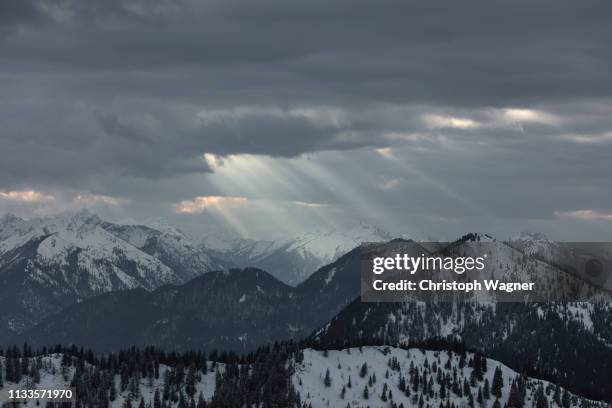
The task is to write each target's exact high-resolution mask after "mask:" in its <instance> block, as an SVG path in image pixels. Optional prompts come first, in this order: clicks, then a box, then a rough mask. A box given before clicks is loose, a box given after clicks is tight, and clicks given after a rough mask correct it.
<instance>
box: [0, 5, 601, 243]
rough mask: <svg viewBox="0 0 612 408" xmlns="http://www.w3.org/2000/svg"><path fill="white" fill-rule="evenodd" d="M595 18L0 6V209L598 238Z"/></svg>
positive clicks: (559, 13)
mask: <svg viewBox="0 0 612 408" xmlns="http://www.w3.org/2000/svg"><path fill="white" fill-rule="evenodd" d="M611 40H612V2H610V1H588V0H587V1H581V2H576V1H558V0H555V1H546V0H542V1H531V0H530V1H520V0H514V1H506V2H497V1H489V0H487V1H469V0H467V1H455V2H441V1H440V2H439V1H436V0H434V1H428V2H423V1H419V2H411V1H397V2H395V1H386V0H377V1H369V2H362V1H359V0H350V1H344V0H341V1H337V0H332V1H329V0H324V1H323V0H322V1H318V0H309V1H299V2H296V1H286V0H284V1H267V0H263V1H241V2H238V1H235V0H219V1H217V0H205V1H188V0H186V1H181V0H176V1H173V0H128V1H119V0H56V1H53V0H51V1H40V2H37V1H30V0H2V1H0V212H14V213H17V214H19V215H21V216H25V217H32V216H45V215H50V214H54V213H58V212H63V211H74V210H78V209H81V208H88V209H90V210H92V211H95V212H97V213H100V215H102V216H103V217H105V218H108V219H111V220H130V219H131V220H136V221H143V220H146V219H150V218H152V217H161V218H164V219H167V220H168V221H169V222H170V223H172V224H176V225H178V226H179V227H181V228H183V229H185V230H188V231H189V232H190V233H194V234H197V233H206V232H209V231H214V230H217V229H219V228H224V229H229V230H231V231H234V232H237V233H240V234H243V235H246V236H251V237H270V236H274V235H286V234H294V233H296V232H299V231H303V230H307V229H312V228H318V227H320V228H330V227H341V226H346V225H351V224H354V223H357V222H361V221H365V222H369V223H372V224H375V225H378V226H380V227H382V228H385V229H388V230H390V231H392V232H394V233H397V234H405V235H408V236H414V237H435V238H451V237H454V236H456V235H458V234H461V233H464V232H468V231H480V232H488V233H492V234H495V235H497V236H499V237H502V238H505V237H508V236H512V235H514V234H515V233H517V232H518V231H520V230H523V229H527V230H531V231H543V232H545V233H547V234H548V235H549V236H551V237H553V238H557V239H565V240H608V241H609V240H612V183H611V182H610V176H611V175H612V78H611V74H610V73H611V71H610V70H611V68H610V67H612V46H611V44H612V41H611Z"/></svg>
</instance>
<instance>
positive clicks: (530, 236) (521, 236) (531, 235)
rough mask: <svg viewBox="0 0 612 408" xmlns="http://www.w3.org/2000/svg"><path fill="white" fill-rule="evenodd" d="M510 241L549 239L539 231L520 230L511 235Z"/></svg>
mask: <svg viewBox="0 0 612 408" xmlns="http://www.w3.org/2000/svg"><path fill="white" fill-rule="evenodd" d="M511 241H549V239H548V237H547V236H546V235H545V234H543V233H541V232H531V231H521V232H519V233H518V234H517V235H515V236H513V237H512V239H511Z"/></svg>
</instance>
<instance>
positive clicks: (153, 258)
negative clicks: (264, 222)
mask: <svg viewBox="0 0 612 408" xmlns="http://www.w3.org/2000/svg"><path fill="white" fill-rule="evenodd" d="M218 267H219V264H218V263H217V262H216V261H215V260H214V259H213V258H211V257H210V256H209V255H208V254H206V253H204V252H203V251H202V249H201V248H199V247H197V246H194V245H192V244H191V243H190V242H189V241H188V240H187V239H186V238H185V237H183V236H181V235H180V234H179V233H170V232H168V231H158V230H154V229H152V228H149V227H145V226H131V225H117V224H112V223H108V222H105V221H102V220H101V219H100V218H98V217H97V216H96V215H94V214H91V213H88V212H82V213H78V214H71V215H62V216H58V217H52V218H41V219H32V220H27V221H26V220H23V219H20V218H17V217H15V216H11V215H7V216H4V217H3V218H2V219H0V310H1V312H0V339H6V338H8V337H9V336H10V335H11V333H16V332H20V331H22V330H24V329H26V328H28V327H31V326H33V325H34V324H36V323H38V322H39V321H40V320H42V319H43V318H45V317H47V316H49V315H52V314H53V313H56V312H58V311H60V310H62V309H63V308H65V307H66V306H68V305H70V304H73V303H77V302H81V301H82V300H84V299H87V298H91V297H93V296H96V295H99V294H102V293H107V292H113V291H118V290H126V289H134V288H142V289H144V290H148V291H150V290H154V289H156V288H158V287H160V286H162V285H165V284H171V283H174V284H179V283H183V282H186V281H187V280H189V279H192V278H194V277H196V276H198V275H200V274H202V273H205V272H207V271H209V270H211V269H213V268H218Z"/></svg>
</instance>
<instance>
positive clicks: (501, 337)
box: [0, 213, 612, 400]
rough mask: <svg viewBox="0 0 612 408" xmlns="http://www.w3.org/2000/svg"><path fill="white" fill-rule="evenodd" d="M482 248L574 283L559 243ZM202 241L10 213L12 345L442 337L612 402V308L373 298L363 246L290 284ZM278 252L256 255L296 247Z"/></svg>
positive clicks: (3, 260)
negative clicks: (364, 276)
mask: <svg viewBox="0 0 612 408" xmlns="http://www.w3.org/2000/svg"><path fill="white" fill-rule="evenodd" d="M330 236H331V235H330ZM206 241H207V240H204V243H206ZM364 241H365V240H364ZM472 241H489V242H491V243H492V244H493V245H494V246H495V251H494V252H493V254H494V256H493V257H492V258H491V259H490V261H491V264H492V265H494V266H495V274H496V276H497V277H503V276H506V277H512V279H513V280H517V279H518V280H534V279H543V281H545V282H546V283H547V285H548V286H549V287H550V291H551V293H554V292H555V290H556V289H557V288H556V285H558V284H560V283H559V282H560V280H555V278H554V277H559V276H562V277H563V279H564V280H567V279H575V277H574V276H573V275H572V274H570V273H568V272H567V271H565V270H563V269H559V267H558V265H555V264H554V263H551V262H548V261H547V260H546V259H545V258H546V257H545V256H541V254H543V253H544V254H546V253H550V252H551V251H553V250H554V249H555V247H554V246H553V244H552V243H550V244H548V243H546V242H545V241H544V240H538V242H537V243H532V242H530V241H529V239H527V238H525V237H523V238H521V240H518V241H515V242H511V243H507V242H501V241H497V240H495V239H494V238H492V237H490V236H486V235H479V234H468V235H466V236H464V237H462V238H461V239H459V240H457V241H456V242H454V243H452V244H451V245H450V246H449V247H448V248H447V249H446V250H450V251H456V252H457V253H461V252H462V251H465V250H466V248H467V247H468V245H467V244H468V243H469V242H472ZM519 241H520V242H519ZM192 242H193V241H191V240H189V239H187V238H186V237H184V236H183V235H182V234H180V232H179V231H177V230H174V229H172V228H159V229H154V228H152V227H151V226H138V225H121V224H112V223H108V222H105V221H102V220H100V219H99V218H98V217H97V216H95V215H93V214H90V213H80V214H77V215H73V216H61V217H54V218H48V219H36V220H29V221H26V220H22V219H19V218H16V217H10V216H5V217H4V218H2V220H1V221H0V278H1V279H2V282H1V283H3V286H2V288H3V289H2V291H3V292H2V293H0V299H1V300H0V302H1V304H0V306H1V307H2V309H0V310H2V313H1V319H2V320H1V321H2V324H3V327H2V334H3V338H2V341H3V342H7V341H11V342H24V341H27V342H28V343H30V344H32V345H34V346H44V345H49V344H59V343H62V344H78V345H83V346H86V347H91V348H93V349H95V350H97V351H114V350H118V349H121V348H124V347H126V345H141V346H144V345H156V346H159V347H161V348H164V349H172V350H191V349H204V350H213V349H220V350H235V351H240V352H243V351H252V350H254V349H255V348H256V347H258V346H260V345H264V344H269V343H272V342H276V341H282V340H288V339H295V340H300V339H303V340H302V341H303V342H304V343H303V344H305V345H308V346H310V347H314V348H317V349H325V350H329V349H342V348H347V347H355V346H362V345H381V344H387V345H391V346H402V347H409V346H411V345H415V344H421V343H423V342H428V341H442V340H443V341H445V342H460V343H461V344H464V345H465V346H466V347H468V348H469V349H471V350H475V351H478V352H482V353H484V354H486V355H487V356H489V357H492V358H495V359H496V360H498V361H500V362H502V363H504V364H507V365H508V366H510V367H512V368H513V369H514V370H516V371H519V372H526V373H529V374H531V375H533V376H535V377H538V378H543V379H547V380H549V381H553V382H555V383H556V384H559V385H563V386H565V387H566V388H567V389H569V390H571V391H572V392H574V393H577V394H580V395H584V396H587V397H589V398H593V399H597V400H602V399H607V400H609V399H612V392H611V391H610V389H609V386H608V385H609V384H608V382H607V378H608V377H607V375H608V373H609V372H612V320H611V319H612V317H611V316H612V308H611V306H610V303H606V302H595V303H558V302H549V303H527V304H516V303H500V302H498V301H497V299H496V298H495V297H491V298H488V299H486V300H485V301H482V299H479V300H476V299H474V300H472V301H469V300H468V301H463V302H436V301H431V302H417V301H415V299H412V300H411V299H406V301H404V302H397V303H362V302H361V301H360V299H359V294H360V281H359V266H360V251H359V249H355V248H353V249H352V250H349V251H348V252H347V253H346V254H344V255H343V256H340V257H339V258H338V259H336V260H335V261H333V262H331V263H329V264H327V265H324V266H322V267H320V268H318V269H317V270H316V271H315V272H314V273H312V274H311V275H310V276H308V277H307V278H306V279H305V280H303V281H302V282H300V283H299V284H297V285H295V286H290V285H288V284H287V283H286V282H283V281H281V280H279V279H277V278H276V277H275V276H273V275H272V274H270V273H268V272H267V271H265V270H263V269H261V268H256V267H246V268H241V269H238V268H235V269H232V268H228V267H227V266H228V265H232V264H235V263H233V262H231V261H230V260H229V257H225V256H220V255H222V254H223V251H221V248H220V247H218V246H217V249H216V250H210V249H208V248H207V247H206V245H202V244H193V243H192ZM208 242H209V243H210V242H211V241H210V240H208ZM301 242H304V243H308V244H309V245H302V246H294V247H293V248H294V249H296V248H301V251H302V253H305V252H306V248H309V249H308V251H309V252H311V253H316V251H314V249H312V248H317V244H316V240H306V241H301ZM394 242H397V243H402V242H411V241H405V240H396V241H394ZM261 245H262V247H263V246H265V245H264V244H261ZM378 245H380V246H381V247H384V245H382V244H378ZM256 246H257V245H254V246H253V247H252V248H255V247H256ZM336 247H337V248H340V247H341V246H340V245H337V246H336ZM336 247H334V248H336ZM373 247H374V248H376V244H375V245H374V246H373ZM236 248H238V247H236ZM243 248H246V246H244V247H243ZM266 248H268V249H266V250H259V251H258V252H257V253H259V254H263V253H275V252H276V251H279V250H280V251H281V252H282V251H285V253H287V251H286V248H289V247H287V246H285V247H283V246H275V245H272V246H267V247H266ZM282 248H285V249H282ZM449 248H450V249H449ZM226 251H230V250H229V249H226ZM245 251H246V249H245ZM250 253H255V252H253V251H251V252H250ZM332 253H333V255H332ZM241 254H243V253H241ZM321 254H322V252H318V255H321ZM326 254H327V255H329V256H331V257H332V258H333V257H336V256H337V253H336V251H335V250H329V251H327V253H326ZM239 257H242V255H240V256H239ZM279 272H280V270H279Z"/></svg>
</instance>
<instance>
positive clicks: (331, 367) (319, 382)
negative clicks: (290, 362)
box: [292, 346, 609, 408]
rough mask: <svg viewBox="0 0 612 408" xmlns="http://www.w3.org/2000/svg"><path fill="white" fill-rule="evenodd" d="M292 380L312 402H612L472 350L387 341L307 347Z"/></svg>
mask: <svg viewBox="0 0 612 408" xmlns="http://www.w3.org/2000/svg"><path fill="white" fill-rule="evenodd" d="M496 371H497V374H496ZM500 379H501V381H500ZM292 382H293V385H294V387H295V389H296V391H297V392H299V395H300V399H301V402H302V404H305V406H307V407H311V406H312V407H313V408H319V407H321V408H323V407H325V408H327V407H351V408H357V407H371V408H376V407H381V408H388V407H396V406H397V407H401V406H404V407H406V408H408V407H417V406H418V407H427V406H429V407H439V406H442V407H446V406H455V407H468V406H471V407H474V406H479V407H495V406H506V405H505V404H508V406H513V407H523V406H524V407H536V406H537V407H544V406H546V407H583V406H600V407H607V406H609V405H607V404H605V403H600V402H596V401H591V400H587V399H584V398H581V397H579V396H576V395H574V394H572V393H570V392H568V391H566V390H564V389H563V388H561V387H559V386H557V385H555V384H551V383H549V382H547V381H543V380H538V379H534V378H529V377H525V376H521V375H520V374H518V373H517V372H515V371H513V370H512V369H510V368H508V367H507V366H505V365H503V364H501V363H499V362H497V361H495V360H491V359H486V358H484V357H480V356H476V355H474V354H472V353H465V354H463V355H462V354H460V353H455V352H450V351H430V350H421V349H408V350H405V349H401V348H394V347H386V346H385V347H361V348H349V349H345V350H339V351H337V350H333V351H318V350H313V349H306V350H304V352H303V361H301V362H298V363H297V364H296V367H295V372H294V374H293V376H292ZM496 401H499V405H497V402H496ZM521 401H522V404H521V403H520V402H521ZM545 403H546V404H547V405H544V404H545ZM449 404H450V405H449ZM511 404H514V405H511Z"/></svg>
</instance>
